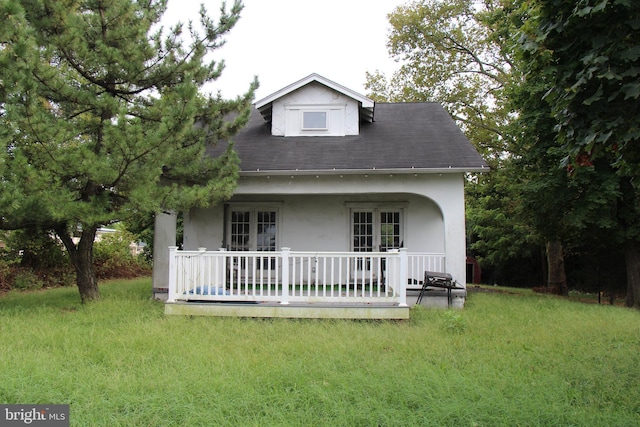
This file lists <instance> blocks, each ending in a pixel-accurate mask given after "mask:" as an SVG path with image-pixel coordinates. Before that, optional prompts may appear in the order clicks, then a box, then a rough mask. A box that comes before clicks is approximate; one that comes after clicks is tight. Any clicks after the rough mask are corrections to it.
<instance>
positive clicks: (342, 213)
mask: <svg viewBox="0 0 640 427" xmlns="http://www.w3.org/2000/svg"><path fill="white" fill-rule="evenodd" d="M233 140H234V143H235V149H236V150H237V152H238V155H239V157H240V160H241V172H240V179H239V183H238V187H237V189H236V191H235V194H234V196H233V197H232V198H231V199H230V200H229V201H227V202H226V203H224V204H221V205H219V206H215V207H212V208H208V209H200V208H193V209H191V210H189V211H188V212H185V213H184V248H183V249H184V250H186V251H196V250H197V249H198V248H207V250H208V251H218V249H219V248H222V249H224V250H226V251H230V252H257V253H262V254H264V253H278V251H280V250H281V249H282V248H290V250H291V251H302V252H307V253H309V252H310V253H315V252H338V253H344V254H352V255H354V254H355V255H362V254H363V253H372V254H373V253H388V252H389V251H394V250H397V249H400V248H403V249H405V250H406V252H408V253H409V254H412V253H416V254H428V255H429V256H430V257H431V258H430V259H431V260H432V261H433V260H436V261H437V262H436V264H430V265H429V266H427V267H424V268H423V267H417V266H414V267H413V270H412V271H411V272H409V273H408V276H407V279H408V280H407V285H408V289H409V291H411V289H414V291H416V290H417V289H420V287H421V284H422V280H423V274H424V270H425V269H437V270H439V271H442V272H443V273H448V274H450V275H451V276H452V278H453V280H454V281H456V282H457V283H458V284H460V286H461V287H462V288H464V286H465V281H466V279H465V275H466V249H465V205H464V181H465V174H466V173H467V172H482V171H487V170H488V167H487V164H486V163H485V161H484V160H483V159H482V158H481V156H480V155H479V154H478V152H477V151H476V150H475V148H474V147H473V146H472V145H471V143H470V142H469V141H468V140H467V138H466V137H465V136H464V134H463V133H462V132H461V131H460V129H459V128H458V127H457V126H456V124H455V123H454V121H453V120H452V119H451V117H450V116H449V115H448V113H447V112H446V111H445V110H444V109H443V108H442V106H440V105H439V104H436V103H375V102H373V101H372V100H371V99H369V98H367V97H365V96H363V95H360V94H358V93H356V92H354V91H352V90H350V89H348V88H346V87H344V86H341V85H340V84H338V83H336V82H333V81H331V80H329V79H326V78H324V77H322V76H320V75H317V74H311V75H309V76H307V77H305V78H303V79H301V80H299V81H297V82H295V83H292V84H291V85H289V86H287V87H285V88H283V89H281V90H279V91H277V92H275V93H273V94H271V95H269V96H267V97H265V98H263V99H261V100H259V101H257V102H256V103H255V109H254V110H253V112H252V114H251V118H250V120H249V123H248V124H247V126H246V127H245V128H244V129H243V130H241V131H240V132H239V133H238V134H237V135H236V136H235V137H234V138H233ZM222 149H223V147H218V148H216V149H215V150H213V151H212V154H216V152H217V151H216V150H222ZM172 239H175V220H174V218H172V217H170V216H162V215H161V216H159V217H158V218H157V225H156V240H155V243H154V250H155V251H156V255H155V256H154V260H155V266H154V288H155V291H156V293H158V294H159V293H161V292H162V291H164V290H167V288H168V287H169V282H170V280H169V254H168V249H167V248H168V247H169V246H171V245H174V244H175V240H172ZM174 254H175V253H174ZM172 256H173V255H172ZM345 256H346V255H345ZM358 259H362V257H360V258H358ZM234 262H235V263H236V267H235V268H236V270H237V269H238V265H237V264H238V263H237V260H236V261H234ZM313 262H317V259H316V260H314V261H313ZM430 262H431V261H430ZM265 263H266V262H265V261H262V262H261V261H258V262H255V261H254V262H253V264H252V267H250V268H249V269H248V270H246V271H245V272H244V273H243V274H244V276H252V275H255V274H257V273H256V269H258V268H260V269H264V268H269V269H272V270H273V269H275V268H276V267H275V264H274V262H272V261H269V265H268V266H266V264H265ZM302 263H304V262H302ZM242 267H243V268H245V267H246V266H245V265H244V264H243V266H242ZM292 268H294V267H292ZM305 268H306V267H305ZM308 268H309V272H308V273H299V274H298V276H300V275H302V276H304V275H305V274H307V275H308V276H309V277H308V278H307V279H305V282H304V283H307V282H313V283H316V282H319V281H320V279H319V278H318V277H317V275H318V274H319V273H318V272H317V271H316V270H315V267H311V266H309V267H308ZM349 268H350V271H349V272H343V273H341V274H342V275H351V276H357V275H358V274H359V272H358V271H356V270H369V269H373V268H374V267H373V266H372V264H371V263H370V262H368V261H367V262H361V261H354V262H352V263H351V266H350V267H349ZM384 268H386V267H385V264H384V263H382V267H379V268H378V269H379V271H378V272H373V273H368V272H367V271H364V272H362V271H360V273H362V274H363V275H366V274H369V277H370V279H371V281H373V280H377V278H378V276H382V275H383V274H384V272H383V269H384ZM227 269H229V267H228V265H227ZM249 270H251V271H249ZM172 274H174V273H172ZM238 274H239V273H238ZM261 274H262V273H261ZM273 275H274V273H272V276H273ZM311 275H314V277H313V278H312V277H311ZM244 276H243V277H244ZM276 276H277V274H276ZM292 277H293V276H292ZM229 280H230V279H229V278H227V279H226V283H221V284H220V285H221V286H226V287H227V289H228V288H229V284H228V283H229ZM245 280H246V279H245ZM279 280H281V279H279ZM300 280H302V279H300ZM332 280H333V281H335V280H336V279H335V278H334V279H332ZM227 292H228V291H227ZM403 292H404V291H403ZM231 294H232V295H233V291H231ZM465 294H466V293H465V292H464V289H463V290H461V291H458V292H456V295H455V298H456V303H457V304H458V305H462V304H463V303H464V296H465Z"/></svg>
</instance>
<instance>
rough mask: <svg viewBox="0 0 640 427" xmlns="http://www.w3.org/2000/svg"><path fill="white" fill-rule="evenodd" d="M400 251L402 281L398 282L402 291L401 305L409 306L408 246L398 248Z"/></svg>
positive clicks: (399, 289)
mask: <svg viewBox="0 0 640 427" xmlns="http://www.w3.org/2000/svg"><path fill="white" fill-rule="evenodd" d="M398 252H399V253H400V283H398V292H400V301H399V304H398V305H399V306H400V307H406V306H407V282H408V281H409V257H408V256H407V248H400V249H398Z"/></svg>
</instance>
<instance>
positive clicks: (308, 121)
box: [302, 111, 329, 130]
mask: <svg viewBox="0 0 640 427" xmlns="http://www.w3.org/2000/svg"><path fill="white" fill-rule="evenodd" d="M328 128H329V124H328V114H327V112H326V111H302V130H327V129H328Z"/></svg>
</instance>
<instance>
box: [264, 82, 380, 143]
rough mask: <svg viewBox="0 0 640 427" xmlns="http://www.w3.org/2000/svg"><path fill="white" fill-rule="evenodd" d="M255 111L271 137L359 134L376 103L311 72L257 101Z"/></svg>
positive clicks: (371, 114)
mask: <svg viewBox="0 0 640 427" xmlns="http://www.w3.org/2000/svg"><path fill="white" fill-rule="evenodd" d="M255 106H256V108H257V109H258V111H260V114H261V115H262V117H263V118H264V120H265V121H267V122H268V123H269V124H270V125H271V134H272V135H274V136H285V137H287V136H345V135H358V134H359V133H360V122H361V121H367V122H372V121H373V116H374V108H375V103H374V102H373V100H371V99H369V98H367V97H365V96H363V95H360V94H359V93H357V92H354V91H352V90H351V89H348V88H346V87H344V86H342V85H339V84H338V83H335V82H333V81H331V80H329V79H326V78H324V77H322V76H320V75H318V74H311V75H309V76H307V77H305V78H303V79H301V80H299V81H297V82H295V83H293V84H290V85H289V86H287V87H285V88H283V89H280V90H279V91H277V92H275V93H273V94H271V95H269V96H267V97H265V98H263V99H261V100H259V101H257V102H256V104H255Z"/></svg>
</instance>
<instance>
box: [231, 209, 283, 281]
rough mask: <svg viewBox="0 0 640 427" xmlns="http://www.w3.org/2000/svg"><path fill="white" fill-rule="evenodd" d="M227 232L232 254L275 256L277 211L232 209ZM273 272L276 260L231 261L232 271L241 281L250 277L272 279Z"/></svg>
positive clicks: (266, 258) (241, 259) (243, 259)
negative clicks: (235, 252)
mask: <svg viewBox="0 0 640 427" xmlns="http://www.w3.org/2000/svg"><path fill="white" fill-rule="evenodd" d="M228 230H229V236H228V242H229V250H231V251H258V252H275V251H276V248H277V247H278V246H277V245H278V211H277V210H276V209H261V208H232V209H231V211H230V217H229V228H228ZM265 255H267V254H265ZM275 268H276V261H275V258H269V257H265V258H258V259H256V260H255V261H254V260H249V259H245V258H240V259H237V260H235V261H234V269H236V270H237V271H238V273H237V274H239V275H241V276H242V277H245V276H249V277H253V276H254V275H256V274H258V275H273V274H275V272H274V270H275Z"/></svg>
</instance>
